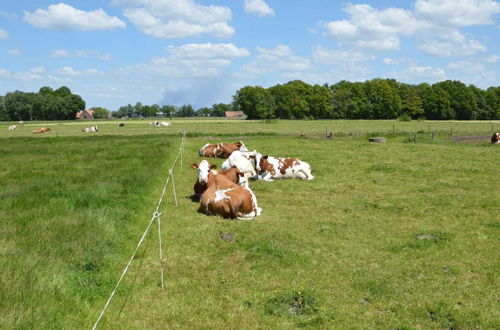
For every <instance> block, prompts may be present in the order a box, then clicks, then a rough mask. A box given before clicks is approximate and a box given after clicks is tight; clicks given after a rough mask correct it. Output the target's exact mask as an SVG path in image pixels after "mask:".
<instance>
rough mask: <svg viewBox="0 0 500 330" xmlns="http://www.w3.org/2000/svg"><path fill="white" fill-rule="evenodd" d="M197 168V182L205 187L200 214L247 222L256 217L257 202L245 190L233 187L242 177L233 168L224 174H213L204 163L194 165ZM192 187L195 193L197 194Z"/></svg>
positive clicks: (244, 188)
mask: <svg viewBox="0 0 500 330" xmlns="http://www.w3.org/2000/svg"><path fill="white" fill-rule="evenodd" d="M193 167H195V168H198V181H197V182H202V183H206V187H205V190H204V191H203V193H202V195H201V203H200V208H199V209H198V211H199V212H201V213H204V214H207V215H218V216H221V217H223V218H229V219H241V220H246V219H250V218H255V217H257V216H259V215H260V214H261V212H262V209H261V208H260V207H258V205H257V198H256V197H255V195H254V193H253V192H252V190H251V189H250V188H248V187H242V186H240V185H238V184H236V183H235V181H236V180H238V181H239V179H241V178H244V177H245V175H244V174H243V173H242V172H240V171H239V170H238V169H237V168H236V167H231V169H229V170H225V171H215V170H213V168H214V167H213V166H210V164H208V162H207V161H206V160H203V161H201V162H200V164H193ZM196 189H197V188H196V184H195V192H196Z"/></svg>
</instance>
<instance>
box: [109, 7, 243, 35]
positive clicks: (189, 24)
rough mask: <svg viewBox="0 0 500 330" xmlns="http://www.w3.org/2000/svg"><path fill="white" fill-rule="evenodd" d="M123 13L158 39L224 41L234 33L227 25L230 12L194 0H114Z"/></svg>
mask: <svg viewBox="0 0 500 330" xmlns="http://www.w3.org/2000/svg"><path fill="white" fill-rule="evenodd" d="M114 4H116V5H123V6H133V7H139V8H130V7H128V8H125V9H124V11H123V14H124V15H125V16H126V17H127V18H128V19H129V20H130V21H131V22H132V23H133V24H134V25H135V26H136V27H137V28H138V29H139V30H140V31H141V32H142V33H144V34H147V35H151V36H153V37H157V38H182V37H189V36H199V35H203V34H209V35H213V36H215V37H220V38H226V37H230V36H232V35H233V34H234V29H233V28H232V27H231V26H229V25H228V23H227V22H228V21H230V20H231V18H232V13H231V9H229V8H228V7H222V6H214V5H211V6H204V5H200V4H198V3H196V2H195V1H193V0H149V1H142V0H137V1H133V0H132V1H130V0H128V1H115V2H114Z"/></svg>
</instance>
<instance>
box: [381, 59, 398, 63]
mask: <svg viewBox="0 0 500 330" xmlns="http://www.w3.org/2000/svg"><path fill="white" fill-rule="evenodd" d="M382 63H384V64H386V65H398V64H399V61H398V60H395V59H393V58H384V59H383V60H382Z"/></svg>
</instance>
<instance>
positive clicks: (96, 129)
mask: <svg viewBox="0 0 500 330" xmlns="http://www.w3.org/2000/svg"><path fill="white" fill-rule="evenodd" d="M82 132H84V133H94V132H99V128H97V126H92V127H85V128H82Z"/></svg>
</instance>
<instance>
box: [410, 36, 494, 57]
mask: <svg viewBox="0 0 500 330" xmlns="http://www.w3.org/2000/svg"><path fill="white" fill-rule="evenodd" d="M418 49H419V50H421V51H423V52H424V53H427V54H430V55H437V56H455V55H473V54H476V53H478V52H485V51H486V50H487V49H486V46H484V45H483V44H482V43H480V42H479V41H477V40H467V41H465V42H463V43H453V42H450V41H437V40H433V41H429V42H428V43H424V44H422V45H420V46H418Z"/></svg>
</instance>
